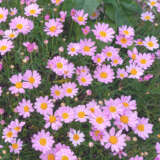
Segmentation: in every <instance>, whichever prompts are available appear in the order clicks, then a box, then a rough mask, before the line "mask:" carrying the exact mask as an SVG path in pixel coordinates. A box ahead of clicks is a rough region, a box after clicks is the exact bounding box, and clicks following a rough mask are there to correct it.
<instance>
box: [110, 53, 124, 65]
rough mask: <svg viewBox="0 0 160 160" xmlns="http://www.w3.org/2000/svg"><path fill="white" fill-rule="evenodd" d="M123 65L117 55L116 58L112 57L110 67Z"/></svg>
mask: <svg viewBox="0 0 160 160" xmlns="http://www.w3.org/2000/svg"><path fill="white" fill-rule="evenodd" d="M122 64H123V59H122V58H121V57H120V56H119V55H117V56H113V57H112V58H111V65H112V66H117V65H122Z"/></svg>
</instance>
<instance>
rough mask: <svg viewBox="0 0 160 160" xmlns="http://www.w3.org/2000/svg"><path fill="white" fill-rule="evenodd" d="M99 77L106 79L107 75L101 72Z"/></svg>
mask: <svg viewBox="0 0 160 160" xmlns="http://www.w3.org/2000/svg"><path fill="white" fill-rule="evenodd" d="M100 77H101V78H104V79H105V78H107V77H108V74H107V73H106V72H101V73H100Z"/></svg>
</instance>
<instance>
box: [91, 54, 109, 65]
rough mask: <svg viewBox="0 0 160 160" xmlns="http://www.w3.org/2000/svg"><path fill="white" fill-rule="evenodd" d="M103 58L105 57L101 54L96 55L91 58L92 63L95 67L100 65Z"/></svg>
mask: <svg viewBox="0 0 160 160" xmlns="http://www.w3.org/2000/svg"><path fill="white" fill-rule="evenodd" d="M105 58H106V57H105V56H104V54H102V53H98V54H96V55H94V56H92V60H93V62H94V63H96V64H97V65H101V64H102V63H103V62H104V61H105Z"/></svg>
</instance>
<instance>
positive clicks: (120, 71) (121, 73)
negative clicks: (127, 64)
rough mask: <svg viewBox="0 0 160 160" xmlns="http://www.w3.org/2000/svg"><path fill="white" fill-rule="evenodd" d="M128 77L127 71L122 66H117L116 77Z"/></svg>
mask: <svg viewBox="0 0 160 160" xmlns="http://www.w3.org/2000/svg"><path fill="white" fill-rule="evenodd" d="M127 77H128V73H127V72H126V70H125V69H124V68H122V69H121V68H118V69H117V78H120V79H124V78H127Z"/></svg>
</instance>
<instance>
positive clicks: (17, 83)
mask: <svg viewBox="0 0 160 160" xmlns="http://www.w3.org/2000/svg"><path fill="white" fill-rule="evenodd" d="M22 79H23V76H22V74H21V73H19V74H18V75H13V76H12V77H11V78H10V79H9V80H10V82H11V83H12V84H14V86H11V87H10V88H9V91H10V92H11V93H12V94H17V93H25V90H24V82H22Z"/></svg>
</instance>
